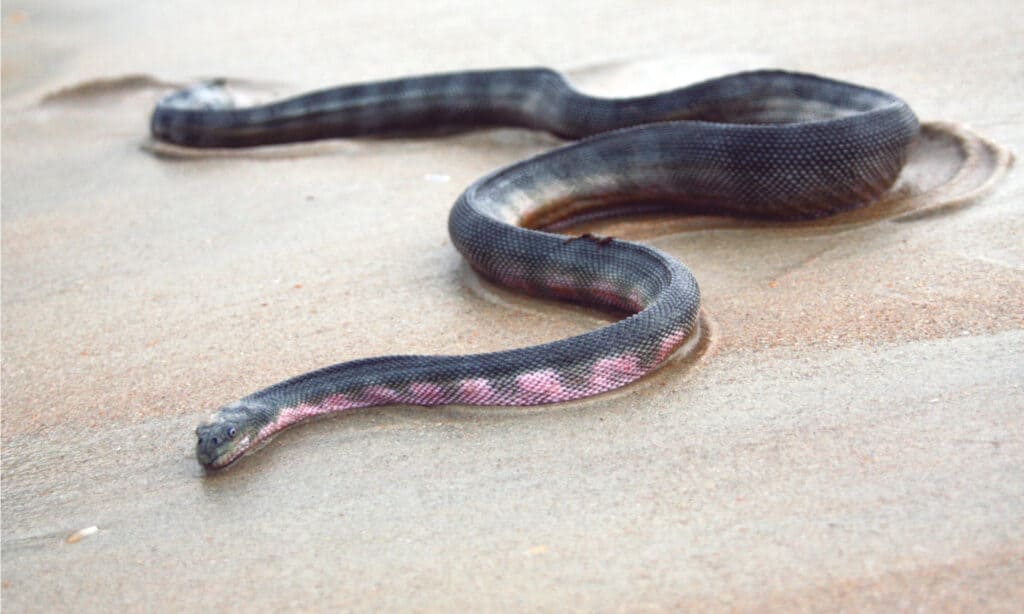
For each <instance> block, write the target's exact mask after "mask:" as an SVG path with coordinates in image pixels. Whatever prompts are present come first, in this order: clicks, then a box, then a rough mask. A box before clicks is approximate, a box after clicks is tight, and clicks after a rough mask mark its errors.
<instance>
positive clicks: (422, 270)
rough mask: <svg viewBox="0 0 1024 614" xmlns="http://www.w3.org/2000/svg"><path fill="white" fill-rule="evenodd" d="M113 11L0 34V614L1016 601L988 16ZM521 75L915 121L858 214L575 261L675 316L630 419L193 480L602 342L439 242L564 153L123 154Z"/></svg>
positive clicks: (29, 9)
mask: <svg viewBox="0 0 1024 614" xmlns="http://www.w3.org/2000/svg"><path fill="white" fill-rule="evenodd" d="M138 4H140V5H139V6H134V5H133V6H122V5H116V6H115V5H111V6H109V7H105V8H90V9H85V8H80V6H79V5H77V4H74V3H70V2H66V3H41V2H40V3H33V2H28V3H22V4H20V5H17V6H9V5H7V4H5V6H4V8H3V15H2V18H3V117H2V122H3V145H4V148H3V152H2V214H3V228H2V240H3V244H2V257H3V260H2V333H3V356H2V403H3V407H2V415H0V425H2V576H3V577H2V591H3V602H4V605H5V607H6V608H9V609H11V611H23V610H37V609H46V610H52V609H57V610H65V611H89V610H91V611H103V610H109V609H113V608H119V609H126V608H127V609H151V610H180V609H182V608H199V607H217V608H226V607H233V608H242V607H244V608H247V609H252V608H253V607H255V608H256V609H260V610H262V609H268V610H269V609H300V610H308V609H312V608H315V607H317V606H320V607H323V608H327V607H330V608H332V609H346V610H368V609H388V610H404V609H417V610H428V611H430V610H452V609H455V608H473V609H481V608H487V609H499V610H524V609H530V610H535V609H563V608H565V607H566V606H570V607H574V608H577V609H587V610H628V611H633V610H666V609H678V608H681V607H692V608H702V609H766V608H782V607H785V608H788V609H834V608H836V607H846V608H851V609H852V608H856V609H878V610H892V609H928V610H935V609H940V610H941V609H945V610H964V609H972V610H973V609H979V608H983V609H986V610H989V611H999V610H1005V611H1011V610H1013V609H1014V606H1015V604H1019V603H1021V602H1022V601H1024V590H1022V589H1021V587H1022V586H1024V516H1022V513H1021V510H1022V509H1024V471H1022V466H1024V418H1022V410H1024V351H1022V349H1021V348H1022V347H1024V244H1022V241H1021V237H1022V236H1024V216H1022V211H1024V210H1022V205H1021V196H1022V193H1024V179H1021V174H1020V172H1019V169H1016V170H1015V169H1013V168H1011V163H1010V157H1009V153H1008V152H1010V151H1020V150H1021V146H1022V144H1024V116H1022V115H1021V113H1020V110H1019V109H1020V105H1019V100H1020V96H1021V94H1024V91H1022V87H1021V84H1020V81H1019V79H1018V78H1017V77H1016V76H1015V75H1016V74H1017V72H1019V66H1018V64H1019V58H1020V57H1021V55H1022V54H1024V45H1022V44H1021V43H1020V41H1021V40H1024V38H1022V34H1024V32H1021V29H1020V27H1019V26H1016V25H1015V24H1016V21H1015V18H1016V15H1015V13H1016V12H1015V11H1014V10H1013V7H1012V6H1011V3H995V2H993V3H988V4H985V3H982V5H983V6H979V5H978V4H973V5H970V6H962V5H960V4H956V3H948V4H942V5H941V6H939V5H930V6H928V7H921V8H919V9H918V8H904V9H898V10H894V9H893V7H892V6H890V5H888V4H883V3H874V2H872V3H868V4H864V3H860V4H857V5H856V6H849V7H846V8H843V7H838V8H837V7H829V8H822V7H819V6H818V5H816V4H813V3H807V4H799V3H793V4H792V6H791V8H790V10H789V11H782V10H779V9H777V8H776V9H772V10H771V11H767V10H764V11H760V10H758V9H756V8H753V6H751V7H743V6H732V7H728V8H726V7H713V6H709V5H707V4H691V3H677V4H671V5H666V6H663V7H661V8H646V9H644V10H642V11H641V10H639V9H631V10H625V9H623V8H621V5H620V4H618V3H612V2H608V3H604V2H597V3H586V4H585V5H578V6H568V7H565V8H561V7H554V6H550V5H547V4H542V3H520V4H517V5H515V6H514V7H501V8H494V7H489V8H486V9H484V8H477V7H476V6H475V5H473V4H467V5H466V6H462V7H452V6H448V7H446V8H445V9H443V10H442V9H440V8H428V7H425V6H418V5H417V6H399V5H397V4H395V7H394V10H393V11H384V10H383V9H381V8H377V9H374V10H371V9H369V8H365V9H351V8H348V9H342V8H338V7H335V6H334V4H333V3H320V2H312V3H308V4H302V5H301V6H292V5H289V6H278V5H268V7H266V9H265V10H259V11H257V10H253V11H251V12H250V13H245V14H240V15H238V16H237V17H236V18H233V19H231V20H229V21H228V22H225V20H224V18H223V11H224V10H225V9H224V8H222V7H219V6H217V7H215V6H213V5H210V6H207V5H205V4H202V3H188V2H185V3H181V4H180V6H178V7H177V8H174V9H171V8H162V7H157V6H152V7H149V6H143V5H141V3H138ZM901 11H902V12H901ZM282 24H289V25H287V26H282ZM534 64H544V65H550V66H552V67H554V68H557V69H559V70H564V71H566V72H567V73H568V74H570V75H571V77H572V78H573V80H574V81H575V82H576V83H577V84H578V85H579V86H580V87H581V88H582V89H585V90H587V91H592V92H597V93H603V94H608V95H625V94H631V93H638V92H644V91H654V90H658V89H663V88H667V87H672V86H675V85H678V84H680V83H686V82H690V81H693V80H697V79H701V78H705V77H710V76H716V75H719V74H724V73H726V72H730V71H735V70H743V69H752V68H760V67H766V66H769V67H784V68H789V69H794V70H804V71H809V72H819V73H822V74H826V75H829V76H833V77H837V78H842V79H847V80H851V81H855V82H860V83H864V84H868V85H872V86H876V87H880V88H883V89H887V90H890V91H893V92H894V93H896V94H898V95H900V96H902V97H904V98H905V99H906V100H908V101H909V102H910V104H911V106H912V107H913V108H914V109H915V110H916V111H917V113H918V114H919V116H920V117H921V119H922V120H924V121H926V122H929V123H928V125H927V130H926V131H925V133H924V138H922V140H921V143H920V144H919V146H918V148H917V150H915V152H914V155H913V156H912V159H911V162H910V164H909V165H908V167H907V169H906V171H905V173H904V175H903V176H902V177H901V179H900V182H899V183H898V184H897V186H896V188H895V189H894V190H893V192H892V193H891V194H890V195H888V196H887V197H886V199H884V200H883V202H881V203H879V204H877V205H876V206H874V207H871V208H869V209H867V210H864V211H861V212H857V213H855V214H852V215H848V216H844V217H841V218H838V219H833V220H828V221H824V222H816V223H803V224H796V225H781V224H776V225H766V224H755V223H747V222H736V221H723V220H707V219H679V218H676V219H653V218H636V219H630V220H625V221H606V222H600V223H598V224H596V225H594V226H592V227H586V228H583V227H576V228H575V230H576V231H580V230H584V229H585V230H593V231H595V232H600V233H602V234H614V235H616V236H621V237H627V238H635V239H638V240H643V241H646V242H648V243H650V244H652V245H656V246H658V247H660V248H662V249H664V250H666V251H668V252H669V253H672V254H674V255H676V256H678V257H679V258H680V259H681V260H683V261H684V262H686V263H687V264H688V265H689V266H690V267H691V268H692V269H693V270H694V273H695V275H696V276H697V279H698V281H699V282H700V284H701V288H702V292H703V297H704V318H705V326H704V333H705V337H704V339H703V342H702V344H701V345H700V347H699V349H698V351H696V352H694V353H693V354H692V355H690V356H680V357H678V358H676V359H675V360H673V361H672V362H671V364H669V365H668V366H666V367H665V368H663V369H661V370H660V371H658V372H657V373H656V374H654V375H653V376H651V377H648V378H645V379H644V380H643V381H641V382H639V383H637V384H636V385H633V386H630V387H627V388H626V389H624V390H622V391H619V392H616V393H613V394H609V395H605V396H601V397H598V398H595V399H590V400H585V401H581V402H575V403H567V404H562V405H556V406H548V407H542V408H529V409H517V410H507V409H500V410H496V409H474V408H442V409H431V410H424V409H420V408H412V407H394V408H387V409H377V410H363V411H356V412H353V413H352V414H350V415H348V416H343V417H338V418H335V419H329V420H324V421H320V422H317V423H315V424H311V425H308V426H302V427H298V428H296V429H293V430H291V431H289V432H286V433H285V434H283V435H281V436H280V437H278V438H277V439H276V440H274V442H273V443H272V444H271V445H269V446H268V447H267V448H265V449H264V450H262V451H260V452H258V453H257V454H255V455H253V456H251V457H249V458H247V459H244V460H243V461H241V462H240V463H238V464H237V465H236V466H234V467H232V468H231V469H230V470H229V471H226V472H223V473H221V474H218V475H215V476H212V477H209V476H204V475H203V473H202V472H201V470H200V468H199V466H198V465H197V464H196V462H195V460H194V455H193V446H194V435H193V433H192V430H193V429H194V427H195V425H196V424H197V423H198V422H199V420H200V419H202V418H204V417H205V416H206V415H207V414H208V413H209V412H210V411H211V410H213V409H214V408H216V407H217V406H218V405H220V404H222V403H224V402H226V401H229V400H232V399H234V398H237V397H240V396H242V395H244V394H247V393H249V392H252V391H253V390H255V389H257V388H260V387H263V386H265V385H268V384H271V383H274V382H276V381H279V380H281V379H283V378H285V377H288V376H291V375H294V374H297V373H301V372H304V371H307V370H310V369H313V368H316V367H319V366H323V365H326V364H331V363H334V362H338V361H341V360H347V359H353V358H358V357H365V356H373V355H380V354H394V353H461V352H478V351H488V350H497V349H504V348H510V347H516V346H522V345H527V344H532V343H537V342H542V341H547V340H551V339H557V338H561V337H565V336H568V335H571V334H575V333H579V332H583V331H586V330H589V329H592V328H594V327H596V326H599V325H600V324H601V323H602V322H604V321H606V319H605V318H604V316H601V315H600V314H595V313H592V312H589V311H586V310H582V309H576V308H572V307H566V306H564V305H558V304H552V303H543V302H538V301H534V300H531V299H527V298H522V297H518V296H516V295H514V294H511V293H509V292H505V291H503V290H500V289H497V288H494V287H492V286H489V285H488V284H486V283H484V282H481V281H480V280H478V279H477V278H476V277H475V276H474V275H473V274H472V272H471V271H469V270H468V268H467V267H466V266H465V265H464V264H463V263H462V262H461V261H460V259H459V257H458V255H457V253H456V252H455V251H454V249H453V248H452V246H451V244H450V241H449V240H448V237H447V234H446V219H447V212H448V208H449V207H450V205H451V203H452V202H453V201H454V200H455V198H456V197H457V196H458V194H459V192H460V191H461V190H462V189H463V188H464V187H465V186H466V185H468V184H469V183H471V182H472V181H473V180H474V179H475V178H477V177H479V176H480V175H482V174H484V173H486V172H488V171H490V170H492V169H494V168H497V167H499V166H501V165H504V164H508V163H510V162H512V161H515V160H518V159H521V158H523V157H525V156H528V155H531V154H533V153H536V152H539V151H543V150H545V149H548V148H550V147H552V146H554V145H556V144H557V143H558V141H556V140H555V139H553V138H552V137H548V136H545V135H537V134H530V133H526V132H522V131H516V130H494V131H489V132H485V133H480V134H472V135H462V136H457V137H449V138H442V139H432V140H391V141H334V142H326V143H318V144H313V145H301V146H294V147H278V148H269V149H266V150H260V151H250V152H241V153H238V152H236V153H231V154H227V155H225V154H215V155H202V156H196V155H190V154H187V153H182V152H175V151H170V150H167V149H165V148H160V147H157V146H154V144H153V143H151V142H149V140H148V137H147V134H146V126H147V119H148V114H149V112H150V110H151V108H152V105H153V104H154V102H155V101H156V100H157V98H159V96H160V95H161V94H163V93H164V92H166V91H167V90H169V89H170V88H172V87H175V86H177V85H182V84H185V83H188V82H190V81H192V80H194V79H196V78H202V77H211V76H224V77H227V78H228V79H229V80H230V82H231V85H232V86H233V87H234V88H235V89H236V90H237V91H239V92H241V93H243V94H245V95H249V96H251V97H252V98H254V99H261V98H270V97H274V96H276V95H281V94H291V93H297V92H300V91H302V90H304V89H307V88H311V87H320V86H326V85H331V84H335V83H341V82H350V81H359V80H365V79H377V78H385V77H393V76H400V75H405V74H414V73H423V72H430V71H439V70H451V69H458V68H478V67H493V66H516V65H534ZM94 526H95V527H97V530H96V531H95V532H89V531H87V532H86V533H91V534H87V535H86V534H80V533H76V532H78V531H80V530H82V529H87V528H89V527H94ZM69 538H70V540H69ZM69 541H70V542H71V543H69Z"/></svg>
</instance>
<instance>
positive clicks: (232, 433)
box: [228, 427, 238, 439]
mask: <svg viewBox="0 0 1024 614" xmlns="http://www.w3.org/2000/svg"><path fill="white" fill-rule="evenodd" d="M237 434H238V431H236V430H235V427H231V428H229V429H228V438H229V439H234V438H235V435H237Z"/></svg>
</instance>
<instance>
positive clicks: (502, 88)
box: [150, 68, 918, 469]
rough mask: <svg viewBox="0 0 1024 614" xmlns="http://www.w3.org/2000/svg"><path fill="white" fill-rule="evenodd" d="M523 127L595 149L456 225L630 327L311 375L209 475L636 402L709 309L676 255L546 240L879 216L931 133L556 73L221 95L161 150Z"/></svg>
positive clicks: (562, 155)
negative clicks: (611, 222) (540, 412)
mask: <svg viewBox="0 0 1024 614" xmlns="http://www.w3.org/2000/svg"><path fill="white" fill-rule="evenodd" d="M489 126H518V127H524V128H530V129H534V130H543V131H547V132H550V133H552V134H554V135H557V136H558V137H561V138H564V139H571V140H575V141H576V142H574V143H570V144H567V145H565V146H562V147H559V148H557V149H554V150H552V151H549V152H546V153H543V154H541V155H538V156H536V157H533V158H530V159H527V160H524V161H521V162H518V163H515V164H512V165H511V166H508V167H506V168H503V169H500V170H497V171H494V172H492V173H491V174H489V175H487V176H485V177H483V178H481V179H479V180H477V181H476V182H475V183H473V184H472V185H471V186H469V187H468V188H467V189H466V190H465V192H464V193H463V194H462V195H461V196H460V197H459V198H458V200H457V201H456V203H455V205H454V207H453V208H452V210H451V213H450V215H449V219H448V229H449V233H450V235H451V238H452V242H453V244H454V245H455V247H456V248H457V249H458V250H459V252H461V253H462V255H463V256H464V257H465V258H466V260H467V261H468V262H469V264H470V265H471V266H472V267H473V269H475V270H476V271H477V272H478V273H479V274H480V275H481V276H483V277H485V278H487V279H489V280H491V281H493V282H495V283H497V284H500V285H502V286H505V287H508V288H511V289H513V290H516V291H520V292H523V293H526V294H529V295H533V296H539V297H548V298H556V299H563V300H569V301H573V302H576V303H581V304H583V305H587V306H590V307H594V308H597V309H603V310H607V311H611V312H615V313H619V314H622V315H623V316H624V317H623V319H620V320H618V321H616V322H614V323H612V324H610V325H608V326H605V327H603V328H600V329H598V330H594V331H592V332H588V333H585V334H581V335H578V336H575V337H570V338H568V339H563V340H560V341H555V342H552V343H547V344H543V345H537V346H533V347H526V348H520V349H513V350H508V351H500V352H493V353H486V354H474V355H464V356H386V357H379V358H367V359H362V360H354V361H351V362H343V363H340V364H337V365H334V366H329V367H325V368H322V369H319V370H317V371H313V372H310V373H306V374H304V375H299V376H297V377H294V378H292V379H289V380H287V381H284V382H281V383H278V384H274V385H272V386H270V387H268V388H265V389H263V390H260V391H258V392H255V393H253V394H250V395H249V396H246V397H244V398H242V399H240V400H238V401H235V402H233V403H230V404H227V405H224V406H223V407H221V408H220V409H218V410H217V411H216V413H214V414H213V415H212V416H211V418H210V419H209V421H208V422H206V423H204V424H201V425H200V426H199V427H198V428H197V430H196V434H197V437H198V441H197V444H196V457H197V459H198V460H199V462H200V463H201V464H202V465H203V466H204V467H205V468H207V469H216V468H221V467H224V466H227V465H229V464H230V463H232V462H234V461H236V460H237V459H238V458H240V457H241V456H243V455H244V454H246V453H247V452H250V451H252V450H254V449H255V448H257V447H258V446H260V445H262V444H263V443H265V442H266V441H268V440H269V438H270V437H271V436H273V435H274V434H276V433H278V432H280V431H281V430H282V429H285V428H287V427H289V426H291V425H293V424H296V423H299V422H301V421H303V420H306V419H308V418H312V417H314V416H321V415H325V414H331V413H334V412H339V411H343V410H346V409H350V408H356V407H369V406H380V405H391V404H411V405H421V406H435V405H444V404H465V405H536V404H542V403H554V402H558V401H567V400H570V399H578V398H582V397H587V396H591V395H595V394H599V393H602V392H606V391H608V390H612V389H615V388H618V387H621V386H623V385H625V384H628V383H629V382H632V381H634V380H636V379H637V378H640V377H642V376H643V375H645V374H646V373H649V372H650V371H652V370H653V369H655V368H657V367H658V366H659V364H661V363H662V362H663V361H664V360H665V359H666V358H667V357H668V356H669V355H671V354H672V352H673V351H674V350H675V349H676V348H677V347H679V346H680V345H681V344H682V343H683V342H684V340H685V339H686V337H687V335H688V334H689V333H690V332H691V330H692V329H693V328H694V326H695V323H696V321H697V317H698V309H699V305H700V292H699V290H698V287H697V282H696V280H695V279H694V277H693V275H692V274H691V273H690V271H689V270H688V269H687V268H686V267H685V266H684V265H683V264H682V263H680V262H679V261H678V260H676V259H675V258H673V257H672V256H669V255H666V254H665V253H663V252H661V251H658V250H656V249H653V248H651V247H647V246H644V245H639V244H635V243H631V242H627V241H622V240H618V239H611V238H597V237H593V236H590V235H584V236H582V237H566V236H564V235H559V234H554V233H551V232H545V231H544V230H541V228H543V227H545V226H548V225H550V224H552V223H555V222H558V221H561V220H565V219H567V218H572V217H576V216H579V215H591V214H598V213H602V212H603V213H607V212H610V211H618V210H625V209H628V208H629V207H638V206H639V207H646V208H657V209H663V208H673V209H678V210H681V211H683V212H688V213H701V214H720V215H731V216H744V217H758V218H775V219H780V218H811V217H819V216H824V215H828V214H831V213H834V212H838V211H841V210H845V209H849V208H852V207H855V206H858V205H861V204H864V203H867V202H870V201H872V200H873V199H875V198H877V197H878V196H879V195H880V194H881V193H882V192H883V191H885V190H886V189H887V188H889V187H890V186H891V185H892V183H893V182H894V181H895V180H896V177H897V175H898V174H899V172H900V169H901V168H902V166H903V164H904V162H905V161H906V158H907V153H908V149H909V146H910V143H911V142H912V140H913V139H914V137H915V135H916V134H917V131H918V121H917V118H916V117H915V116H914V113H913V112H912V111H911V109H910V108H909V107H908V106H907V104H906V103H905V102H903V101H902V100H900V99H899V98H897V97H895V96H893V95H891V94H888V93H886V92H882V91H879V90H876V89H870V88H866V87H861V86H858V85H853V84H849V83H843V82H839V81H834V80H831V79H826V78H822V77H817V76H813V75H808V74H799V73H791V72H783V71H756V72H747V73H740V74H735V75H729V76H725V77H721V78H717V79H712V80H709V81H704V82H701V83H697V84H694V85H690V86H687V87H682V88H680V89H676V90H672V91H668V92H664V93H659V94H653V95H647V96H640V97H633V98H597V97H592V96H588V95H585V94H583V93H581V92H579V91H577V90H575V89H574V88H573V87H572V86H571V85H569V83H568V82H567V81H566V79H565V78H564V77H563V76H562V75H560V74H559V73H557V72H554V71H552V70H548V69H543V68H538V69H520V70H492V71H474V72H457V73H450V74H439V75H431V76H423V77H414V78H406V79H397V80H390V81H380V82H374V83H365V84H357V85H348V86H342V87H337V88H333V89H326V90H322V91H317V92H312V93H308V94H305V95H302V96H298V97H295V98H290V99H287V100H283V101H279V102H273V103H270V104H265V105H261V106H254V107H249V108H235V107H234V105H233V102H232V99H231V98H230V96H229V95H228V94H227V92H226V91H225V90H224V88H223V87H221V84H219V83H216V82H212V83H206V84H201V85H197V86H194V87H192V88H188V89H185V90H181V91H178V92H175V93H172V94H170V95H168V96H166V97H165V98H163V99H162V100H161V101H160V102H159V103H158V104H157V106H156V108H155V110H154V112H153V115H152V120H151V126H150V127H151V132H152V135H153V137H154V138H156V139H157V140H160V141H165V142H168V143H172V144H176V145H180V146H187V147H218V148H235V147H253V146H260V145H268V144H275V143H288V142H295V141H308V140H314V139H325V138H341V137H360V136H380V135H410V134H424V133H427V134H429V133H444V132H452V131H461V130H469V129H475V128H484V127H489Z"/></svg>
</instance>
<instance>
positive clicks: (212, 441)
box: [210, 437, 220, 446]
mask: <svg viewBox="0 0 1024 614" xmlns="http://www.w3.org/2000/svg"><path fill="white" fill-rule="evenodd" d="M210 442H211V443H212V444H213V445H215V446H216V445H219V444H220V440H219V439H217V438H216V437H214V438H212V439H211V440H210Z"/></svg>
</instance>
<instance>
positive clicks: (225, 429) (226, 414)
mask: <svg viewBox="0 0 1024 614" xmlns="http://www.w3.org/2000/svg"><path fill="white" fill-rule="evenodd" d="M258 409H259V408H254V407H250V406H248V405H247V404H245V403H244V402H242V401H238V402H235V403H232V404H230V405H225V406H224V407H221V408H220V409H219V410H217V413H215V414H213V415H212V416H210V420H209V422H205V423H203V424H200V425H199V426H198V427H197V428H196V438H197V441H196V459H197V460H198V461H199V463H200V464H201V465H202V466H203V468H205V469H222V468H224V467H227V466H228V465H230V464H231V463H233V462H235V461H236V460H238V459H239V458H241V457H242V456H243V455H244V454H245V453H246V452H248V451H250V450H251V449H252V447H253V444H255V443H256V441H257V439H258V435H259V432H260V428H261V424H260V422H259V420H257V419H254V418H258V417H259V415H260V412H259V411H258Z"/></svg>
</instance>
